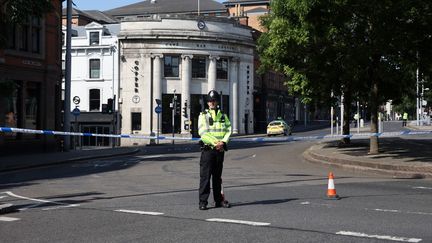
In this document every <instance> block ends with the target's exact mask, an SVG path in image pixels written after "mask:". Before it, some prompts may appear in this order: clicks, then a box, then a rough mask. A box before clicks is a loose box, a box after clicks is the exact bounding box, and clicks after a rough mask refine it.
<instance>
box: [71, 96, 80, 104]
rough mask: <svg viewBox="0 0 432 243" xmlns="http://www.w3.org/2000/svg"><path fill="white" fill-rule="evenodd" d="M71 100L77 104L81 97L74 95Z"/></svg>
mask: <svg viewBox="0 0 432 243" xmlns="http://www.w3.org/2000/svg"><path fill="white" fill-rule="evenodd" d="M72 101H73V103H74V104H75V105H78V104H79V103H80V102H81V99H80V97H79V96H74V97H73V99H72Z"/></svg>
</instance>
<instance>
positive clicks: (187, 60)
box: [181, 55, 193, 135]
mask: <svg viewBox="0 0 432 243" xmlns="http://www.w3.org/2000/svg"><path fill="white" fill-rule="evenodd" d="M181 58H182V78H181V79H182V90H181V93H182V96H181V107H182V108H181V109H182V110H181V133H182V134H183V135H190V132H189V131H190V120H191V117H190V115H191V114H190V86H191V81H192V58H193V56H192V55H182V56H181ZM185 105H186V113H187V116H184V112H183V110H184V107H185ZM186 124H188V127H189V129H185V125H186Z"/></svg>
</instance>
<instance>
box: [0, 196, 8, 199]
mask: <svg viewBox="0 0 432 243" xmlns="http://www.w3.org/2000/svg"><path fill="white" fill-rule="evenodd" d="M6 197H8V196H1V197H0V199H2V198H6Z"/></svg>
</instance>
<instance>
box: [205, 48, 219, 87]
mask: <svg viewBox="0 0 432 243" xmlns="http://www.w3.org/2000/svg"><path fill="white" fill-rule="evenodd" d="M217 60H219V57H218V56H209V61H210V62H209V67H208V85H207V92H208V91H210V90H212V89H214V90H216V62H217Z"/></svg>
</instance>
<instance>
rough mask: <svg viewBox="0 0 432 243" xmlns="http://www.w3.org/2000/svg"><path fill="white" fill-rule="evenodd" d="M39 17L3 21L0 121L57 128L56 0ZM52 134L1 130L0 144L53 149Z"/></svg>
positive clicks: (5, 147)
mask: <svg viewBox="0 0 432 243" xmlns="http://www.w3.org/2000/svg"><path fill="white" fill-rule="evenodd" d="M52 5H53V10H52V11H51V12H50V13H47V14H46V15H45V16H43V17H42V18H36V17H29V18H28V20H27V22H26V23H25V24H23V25H12V26H8V28H7V29H8V30H7V45H6V47H5V48H4V49H0V85H1V88H0V126H3V127H18V128H28V129H52V130H54V129H56V130H60V129H61V120H60V118H61V116H60V110H61V104H60V100H61V97H60V94H61V93H60V91H61V86H60V85H61V58H60V54H61V1H59V0H52ZM56 147H57V141H56V138H55V137H54V136H40V135H34V134H15V133H4V134H0V150H3V151H8V153H9V152H12V151H20V152H22V151H23V148H25V151H36V150H37V151H47V150H55V149H56Z"/></svg>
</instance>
